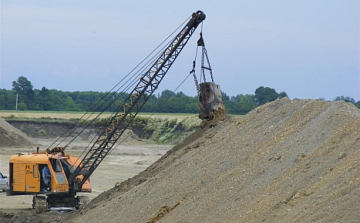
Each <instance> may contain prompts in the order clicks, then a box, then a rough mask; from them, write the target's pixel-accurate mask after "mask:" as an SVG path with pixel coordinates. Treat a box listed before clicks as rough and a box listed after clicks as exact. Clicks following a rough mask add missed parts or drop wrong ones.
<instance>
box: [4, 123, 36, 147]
mask: <svg viewBox="0 0 360 223" xmlns="http://www.w3.org/2000/svg"><path fill="white" fill-rule="evenodd" d="M34 143H35V142H34V141H33V140H32V139H30V138H29V137H27V136H26V135H25V134H24V133H23V132H21V131H20V130H18V129H17V128H15V127H13V126H12V125H10V124H9V123H7V122H6V121H5V120H4V119H3V118H1V117H0V148H1V147H24V146H32V145H34Z"/></svg>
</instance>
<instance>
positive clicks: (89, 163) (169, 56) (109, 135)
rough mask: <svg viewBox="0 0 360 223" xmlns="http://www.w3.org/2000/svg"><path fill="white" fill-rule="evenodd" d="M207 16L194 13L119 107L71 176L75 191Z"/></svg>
mask: <svg viewBox="0 0 360 223" xmlns="http://www.w3.org/2000/svg"><path fill="white" fill-rule="evenodd" d="M205 17H206V16H205V14H204V13H203V12H202V11H197V12H196V13H193V14H192V18H191V19H190V20H189V22H188V23H187V24H186V25H185V27H184V28H183V29H182V30H181V31H180V33H179V34H177V36H176V37H175V38H174V39H173V40H172V42H171V43H170V44H169V46H168V47H167V48H166V49H165V50H164V51H163V53H162V54H161V55H160V56H159V58H158V59H157V60H156V61H155V62H154V64H153V65H152V66H151V67H150V69H148V71H147V72H145V74H143V75H142V77H141V78H140V80H139V82H138V84H137V85H136V86H135V88H134V89H133V90H132V92H131V93H130V94H129V96H128V98H127V99H126V100H125V101H124V103H123V104H122V105H121V106H120V107H119V109H118V111H117V112H116V113H115V115H114V116H112V118H111V119H110V122H109V123H108V125H107V127H106V128H105V129H104V131H103V132H102V134H101V135H100V136H99V137H98V138H97V140H96V141H95V143H94V144H93V145H92V146H91V147H89V148H88V149H87V152H86V154H85V156H84V158H83V160H82V165H81V166H78V167H77V168H76V169H75V170H74V172H73V173H72V174H71V175H70V176H69V178H68V180H69V183H70V185H71V189H72V190H73V191H74V192H76V191H80V189H81V186H82V185H83V184H84V182H85V181H86V180H87V179H88V178H89V177H90V176H91V174H92V173H93V172H94V171H95V169H96V168H97V167H98V166H99V164H100V163H101V161H102V160H103V159H104V158H105V156H106V155H107V154H108V153H109V152H110V150H111V149H112V148H113V146H114V145H115V143H116V142H117V140H118V139H119V138H120V136H121V135H122V134H123V133H124V131H125V130H126V128H127V127H128V126H129V125H130V124H131V122H132V121H133V119H134V118H135V116H136V115H137V113H138V112H139V111H140V109H141V108H142V107H143V106H144V104H145V103H146V101H147V100H148V99H149V98H150V96H151V95H152V94H153V93H154V91H155V90H156V89H157V88H158V86H159V84H160V82H161V80H162V79H163V78H164V76H165V74H166V73H167V71H168V70H169V69H170V67H171V65H172V64H173V63H174V61H175V60H176V58H177V57H178V56H179V54H180V52H181V51H182V49H183V48H184V46H185V45H186V43H187V42H188V40H189V39H190V37H191V36H192V34H193V33H194V31H195V29H196V28H197V26H198V25H199V24H200V23H201V22H202V21H203V20H204V19H205ZM79 175H83V178H80V179H81V180H76V177H77V176H79Z"/></svg>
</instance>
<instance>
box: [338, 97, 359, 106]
mask: <svg viewBox="0 0 360 223" xmlns="http://www.w3.org/2000/svg"><path fill="white" fill-rule="evenodd" d="M334 101H345V102H351V103H353V104H355V100H354V99H353V98H350V97H348V96H346V97H345V96H337V97H336V98H335V99H334Z"/></svg>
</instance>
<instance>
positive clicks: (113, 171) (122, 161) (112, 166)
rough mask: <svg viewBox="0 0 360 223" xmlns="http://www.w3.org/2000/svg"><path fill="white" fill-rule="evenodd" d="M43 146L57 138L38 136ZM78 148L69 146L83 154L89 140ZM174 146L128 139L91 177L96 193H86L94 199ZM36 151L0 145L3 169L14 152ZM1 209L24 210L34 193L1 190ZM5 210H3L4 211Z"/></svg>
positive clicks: (1, 169) (29, 204)
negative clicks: (46, 138) (17, 193)
mask: <svg viewBox="0 0 360 223" xmlns="http://www.w3.org/2000/svg"><path fill="white" fill-rule="evenodd" d="M36 141H37V142H38V143H39V144H41V145H42V146H41V147H40V149H41V148H46V147H47V146H48V145H49V144H50V143H52V142H53V140H44V139H36ZM74 145H75V146H76V149H71V148H70V149H68V150H67V151H66V152H67V153H69V154H71V155H79V154H80V153H81V152H82V150H81V148H83V146H84V145H87V142H85V141H82V142H76V143H75V144H74ZM171 148H172V145H155V144H147V143H144V142H136V141H135V142H131V143H130V142H127V143H125V144H124V145H119V146H117V147H116V148H115V149H114V150H113V151H112V152H111V153H110V154H109V155H108V156H107V157H106V159H105V160H104V161H103V162H102V163H101V164H100V166H99V167H98V168H97V170H96V171H95V172H94V174H93V176H92V177H91V186H92V189H93V191H92V193H86V194H85V195H87V196H88V197H89V198H90V199H93V198H94V197H96V196H97V195H99V194H100V193H102V192H104V191H106V190H108V189H110V188H113V187H114V185H115V184H116V182H121V181H124V180H126V179H128V178H131V177H133V176H134V175H136V174H138V173H139V172H141V171H143V170H144V169H146V168H147V167H148V166H149V165H150V164H152V163H153V162H155V161H156V160H158V159H159V158H160V157H161V156H162V155H163V154H165V153H166V152H167V151H168V150H169V149H171ZM31 151H35V148H0V172H2V173H3V174H4V175H6V176H7V175H8V162H9V158H10V156H11V155H14V154H16V153H20V152H31ZM0 201H1V202H0V211H16V210H18V211H22V210H27V209H29V208H31V204H32V196H30V195H21V196H6V194H5V193H3V192H0ZM1 209H2V210H1Z"/></svg>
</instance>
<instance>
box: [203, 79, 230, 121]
mask: <svg viewBox="0 0 360 223" xmlns="http://www.w3.org/2000/svg"><path fill="white" fill-rule="evenodd" d="M199 107H200V112H199V118H200V119H206V120H211V119H213V118H214V117H219V116H221V117H222V116H224V115H225V107H224V104H223V103H222V95H221V90H220V86H219V85H217V84H215V83H214V82H205V83H201V84H200V95H199Z"/></svg>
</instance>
